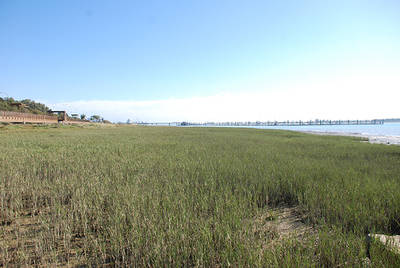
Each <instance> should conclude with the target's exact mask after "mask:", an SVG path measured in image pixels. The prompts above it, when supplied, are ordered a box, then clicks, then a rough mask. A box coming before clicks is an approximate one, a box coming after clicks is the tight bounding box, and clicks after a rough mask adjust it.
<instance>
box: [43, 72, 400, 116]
mask: <svg viewBox="0 0 400 268" xmlns="http://www.w3.org/2000/svg"><path fill="white" fill-rule="evenodd" d="M282 84H283V83H281V84H280V85H275V86H272V85H271V86H269V87H268V86H263V88H260V89H258V90H246V89H243V88H245V87H244V86H242V90H241V91H235V92H222V93H220V94H217V95H213V96H206V97H191V98H171V99H165V100H150V101H134V100H121V101H108V100H81V101H73V102H65V103H54V104H50V105H49V106H50V107H51V108H53V109H57V110H59V109H65V110H67V111H68V112H69V113H73V112H76V113H84V114H86V115H89V116H90V115H92V114H100V115H101V116H103V117H104V118H105V119H108V120H111V121H114V122H118V121H123V122H124V121H126V120H127V119H131V120H133V121H146V122H173V121H191V122H207V121H215V122H218V121H257V120H258V121H268V120H271V121H272V120H313V119H317V118H318V119H344V120H345V119H373V118H388V117H400V111H399V109H398V100H399V99H400V77H399V76H397V74H396V72H380V73H377V72H373V73H368V72H363V73H360V72H359V73H354V72H353V73H347V74H345V75H343V74H342V75H330V76H327V77H321V76H319V78H318V79H312V78H311V79H303V80H302V81H293V82H285V83H284V84H285V86H282ZM276 88H279V90H276Z"/></svg>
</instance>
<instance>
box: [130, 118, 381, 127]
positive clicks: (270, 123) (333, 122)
mask: <svg viewBox="0 0 400 268" xmlns="http://www.w3.org/2000/svg"><path fill="white" fill-rule="evenodd" d="M384 122H385V119H373V120H318V119H316V120H310V121H289V120H288V121H266V122H260V121H256V122H250V121H248V122H206V123H195V122H187V121H183V122H167V123H165V122H164V123H146V122H140V123H137V124H138V125H148V126H235V127H240V126H272V127H273V126H328V125H382V124H384Z"/></svg>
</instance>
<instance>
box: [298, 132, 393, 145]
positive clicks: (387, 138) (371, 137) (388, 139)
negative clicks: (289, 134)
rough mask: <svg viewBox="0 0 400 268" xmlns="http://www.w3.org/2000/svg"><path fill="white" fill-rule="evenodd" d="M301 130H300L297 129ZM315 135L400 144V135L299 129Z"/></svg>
mask: <svg viewBox="0 0 400 268" xmlns="http://www.w3.org/2000/svg"><path fill="white" fill-rule="evenodd" d="M296 131H299V130H296ZM299 132H303V133H308V134H314V135H323V136H349V137H358V138H365V139H368V141H369V142H370V143H375V144H387V145H400V136H383V135H367V134H360V133H351V132H328V131H299Z"/></svg>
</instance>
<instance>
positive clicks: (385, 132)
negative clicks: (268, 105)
mask: <svg viewBox="0 0 400 268" xmlns="http://www.w3.org/2000/svg"><path fill="white" fill-rule="evenodd" d="M246 127H247V128H258V129H284V130H292V131H300V132H307V133H311V134H318V135H339V136H355V137H363V138H367V139H368V140H369V142H371V143H381V144H395V145H400V123H384V124H382V125H322V126H246Z"/></svg>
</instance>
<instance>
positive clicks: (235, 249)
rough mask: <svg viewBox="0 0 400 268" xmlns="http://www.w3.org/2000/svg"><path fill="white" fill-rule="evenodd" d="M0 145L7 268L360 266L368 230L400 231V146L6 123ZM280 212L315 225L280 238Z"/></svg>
mask: <svg viewBox="0 0 400 268" xmlns="http://www.w3.org/2000/svg"><path fill="white" fill-rule="evenodd" d="M0 148H1V152H0V205H1V207H0V209H1V210H0V265H1V264H5V265H7V264H10V265H23V264H27V265H32V264H60V265H71V266H74V265H81V264H88V265H100V264H108V265H131V266H152V267H160V266H173V267H182V266H224V267H225V266H259V267H263V266H264V267H265V266H292V267H293V266H326V267H343V266H361V265H362V264H363V262H364V259H365V257H366V254H367V252H366V243H365V234H366V233H368V232H375V233H385V234H398V233H400V222H399V221H400V147H398V146H386V145H376V144H369V143H365V142H360V139H357V138H351V137H331V136H313V135H308V134H301V133H295V132H287V131H273V130H256V129H233V128H168V127H136V126H126V127H121V126H114V127H77V126H76V127H59V128H56V127H10V126H6V127H2V128H1V129H0ZM276 207H286V208H293V209H295V211H296V213H297V214H298V216H299V217H300V218H301V219H302V221H303V224H304V225H306V226H309V227H310V228H311V230H312V231H310V232H309V233H307V234H303V235H301V236H296V235H288V236H280V235H279V232H278V231H277V230H278V229H276V228H275V229H274V228H272V227H271V226H274V225H273V222H274V221H277V216H276V215H274V211H275V210H274V209H275V208H276ZM271 222H272V224H271ZM293 231H295V230H293ZM293 233H295V232H293ZM370 255H371V261H372V265H373V266H375V267H385V266H386V267H387V266H396V265H400V262H399V258H398V257H397V256H396V255H394V254H391V253H389V252H387V251H386V250H385V249H384V248H382V247H380V246H379V245H376V244H372V247H371V250H370Z"/></svg>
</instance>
